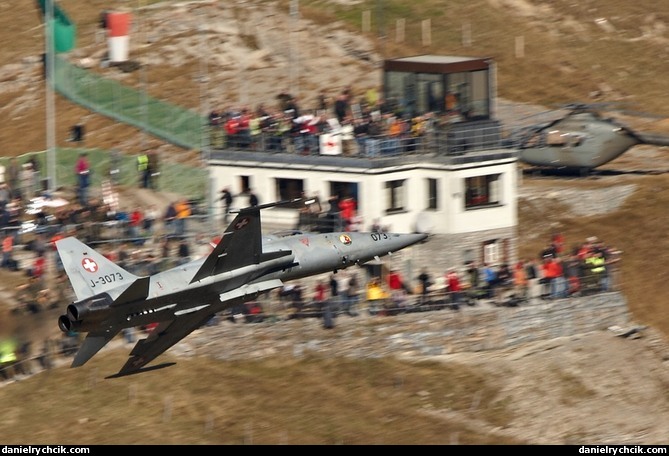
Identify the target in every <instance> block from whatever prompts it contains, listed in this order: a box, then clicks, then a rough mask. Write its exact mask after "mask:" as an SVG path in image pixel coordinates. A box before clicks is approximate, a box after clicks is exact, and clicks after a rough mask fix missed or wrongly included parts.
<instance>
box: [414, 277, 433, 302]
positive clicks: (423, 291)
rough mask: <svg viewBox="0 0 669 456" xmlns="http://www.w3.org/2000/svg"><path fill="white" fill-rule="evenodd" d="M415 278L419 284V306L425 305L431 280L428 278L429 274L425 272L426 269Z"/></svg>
mask: <svg viewBox="0 0 669 456" xmlns="http://www.w3.org/2000/svg"><path fill="white" fill-rule="evenodd" d="M417 278H418V282H420V296H421V298H420V300H421V304H425V302H426V301H427V293H428V291H429V290H430V285H432V278H431V277H430V274H429V273H428V272H427V269H426V268H423V269H422V270H421V272H420V274H419V275H418V277H417Z"/></svg>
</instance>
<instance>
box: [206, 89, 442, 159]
mask: <svg viewBox="0 0 669 456" xmlns="http://www.w3.org/2000/svg"><path fill="white" fill-rule="evenodd" d="M438 122H439V118H438V117H437V116H436V115H435V114H434V113H427V114H424V115H409V114H408V113H406V112H403V111H402V110H401V108H400V107H399V105H398V104H396V103H388V102H385V101H384V100H382V99H381V98H380V97H379V96H378V94H377V92H376V91H375V90H371V91H369V92H367V93H366V94H365V96H363V97H360V98H359V99H358V100H355V99H354V97H353V94H352V91H351V89H350V88H348V87H347V88H344V89H343V90H342V91H341V92H340V93H339V94H337V96H336V97H335V98H334V101H331V100H329V99H328V97H327V95H325V93H324V92H321V93H320V94H319V97H318V101H317V104H316V108H315V109H310V110H306V109H302V107H301V106H300V104H299V102H298V100H297V99H296V97H294V96H293V95H291V94H289V93H287V92H286V91H284V92H282V93H280V94H279V95H277V103H276V105H275V106H266V105H265V104H259V105H258V106H256V107H255V109H253V108H251V107H248V106H242V107H229V108H223V109H214V110H213V111H211V113H210V114H209V126H210V140H211V144H212V147H214V148H217V149H222V148H232V149H248V150H260V151H267V152H292V153H298V154H303V155H310V154H313V155H318V154H320V153H324V151H323V150H322V141H321V139H322V138H321V137H322V136H323V135H325V134H327V135H332V136H333V137H334V138H331V137H330V136H328V137H327V138H328V139H339V140H341V153H342V154H344V155H362V156H376V155H379V154H393V153H400V152H403V153H411V152H416V151H417V150H419V149H420V148H421V147H422V146H421V144H423V143H424V141H427V140H429V139H430V137H431V134H432V133H433V132H434V129H435V126H436V125H437V123H438ZM323 138H326V137H325V136H323Z"/></svg>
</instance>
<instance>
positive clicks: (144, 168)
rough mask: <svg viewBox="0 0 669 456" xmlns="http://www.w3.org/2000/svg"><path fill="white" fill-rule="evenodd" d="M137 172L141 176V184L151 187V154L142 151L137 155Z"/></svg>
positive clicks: (144, 186) (143, 186)
mask: <svg viewBox="0 0 669 456" xmlns="http://www.w3.org/2000/svg"><path fill="white" fill-rule="evenodd" d="M137 172H138V173H139V177H140V186H141V187H142V188H149V186H150V180H151V169H150V168H149V155H148V154H146V153H141V154H139V155H138V156H137Z"/></svg>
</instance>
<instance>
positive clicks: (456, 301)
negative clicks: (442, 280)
mask: <svg viewBox="0 0 669 456" xmlns="http://www.w3.org/2000/svg"><path fill="white" fill-rule="evenodd" d="M446 284H447V285H448V294H449V295H450V296H451V306H452V307H453V308H454V309H458V308H459V307H460V297H461V296H462V284H461V283H460V276H459V275H458V272H457V271H456V270H455V268H449V269H448V272H446Z"/></svg>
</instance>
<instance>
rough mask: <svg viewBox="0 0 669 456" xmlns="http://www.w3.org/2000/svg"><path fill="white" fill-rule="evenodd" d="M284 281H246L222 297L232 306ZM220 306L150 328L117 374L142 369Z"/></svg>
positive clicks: (187, 314) (185, 314)
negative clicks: (151, 329)
mask: <svg viewBox="0 0 669 456" xmlns="http://www.w3.org/2000/svg"><path fill="white" fill-rule="evenodd" d="M282 285H283V282H281V280H278V279H273V280H267V281H264V282H259V283H255V284H248V285H243V286H241V287H239V288H236V289H234V290H231V291H228V292H226V293H223V294H221V295H220V297H219V299H220V301H221V302H222V303H224V304H225V305H226V306H231V305H232V304H233V303H234V302H245V301H248V300H249V299H253V298H254V297H256V296H258V294H260V293H262V292H264V291H268V290H271V289H274V288H278V287H280V286H282ZM220 308H221V307H220V306H218V305H208V304H205V305H203V306H200V307H195V308H193V310H192V311H186V312H184V313H178V314H176V315H175V317H174V318H173V319H172V320H169V321H164V322H161V323H159V324H158V326H156V327H155V328H154V329H153V331H151V334H150V335H149V337H147V338H146V339H142V340H140V341H139V342H137V344H136V345H135V346H134V348H133V349H132V351H131V352H130V359H128V361H127V362H126V363H125V365H124V366H123V367H122V368H121V370H120V371H119V372H118V374H116V375H115V377H120V376H123V375H128V374H132V373H134V372H137V371H139V370H140V369H141V368H142V367H144V366H145V365H147V364H148V363H150V362H151V361H153V360H154V359H155V358H156V357H158V356H159V355H161V354H162V353H163V352H165V351H166V350H167V349H168V348H170V347H171V346H173V345H174V344H176V343H177V342H179V341H180V340H181V339H183V338H184V337H186V336H187V335H189V334H190V333H192V332H193V331H195V330H196V329H197V328H199V327H200V326H202V325H203V324H205V323H206V322H207V321H209V319H210V318H211V317H213V316H214V314H215V313H216V312H217V311H218V310H220ZM91 356H92V355H91Z"/></svg>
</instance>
